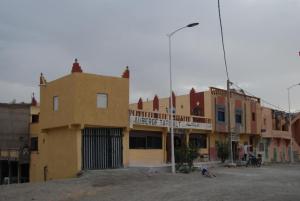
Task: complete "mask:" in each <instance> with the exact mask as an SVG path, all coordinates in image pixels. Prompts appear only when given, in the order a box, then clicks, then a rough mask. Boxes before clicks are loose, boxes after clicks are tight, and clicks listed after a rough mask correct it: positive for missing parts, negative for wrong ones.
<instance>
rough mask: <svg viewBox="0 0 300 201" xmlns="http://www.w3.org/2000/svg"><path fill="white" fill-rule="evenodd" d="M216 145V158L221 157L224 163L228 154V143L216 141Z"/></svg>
mask: <svg viewBox="0 0 300 201" xmlns="http://www.w3.org/2000/svg"><path fill="white" fill-rule="evenodd" d="M216 145H217V155H218V158H219V159H221V161H222V163H224V162H225V160H226V159H227V158H228V156H229V151H228V147H229V145H228V143H227V142H217V143H216Z"/></svg>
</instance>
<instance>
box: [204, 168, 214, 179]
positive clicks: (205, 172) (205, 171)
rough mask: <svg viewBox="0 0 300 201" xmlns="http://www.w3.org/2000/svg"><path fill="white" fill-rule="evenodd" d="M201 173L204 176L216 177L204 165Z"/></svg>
mask: <svg viewBox="0 0 300 201" xmlns="http://www.w3.org/2000/svg"><path fill="white" fill-rule="evenodd" d="M201 173H202V175H203V176H206V177H210V178H212V177H216V175H214V174H213V173H212V172H210V171H209V170H208V168H207V167H206V166H204V167H202V170H201Z"/></svg>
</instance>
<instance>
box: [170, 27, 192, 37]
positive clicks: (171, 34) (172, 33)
mask: <svg viewBox="0 0 300 201" xmlns="http://www.w3.org/2000/svg"><path fill="white" fill-rule="evenodd" d="M184 28H187V26H184V27H181V28H179V29H176V30H175V31H173V32H171V33H169V34H167V36H168V37H171V36H173V35H174V34H175V33H176V32H177V31H180V30H181V29H184Z"/></svg>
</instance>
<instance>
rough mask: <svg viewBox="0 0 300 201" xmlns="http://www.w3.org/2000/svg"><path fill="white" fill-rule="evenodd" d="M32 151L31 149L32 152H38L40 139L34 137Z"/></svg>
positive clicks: (31, 141) (31, 140)
mask: <svg viewBox="0 0 300 201" xmlns="http://www.w3.org/2000/svg"><path fill="white" fill-rule="evenodd" d="M30 149H31V151H37V150H38V137H32V138H31V139H30Z"/></svg>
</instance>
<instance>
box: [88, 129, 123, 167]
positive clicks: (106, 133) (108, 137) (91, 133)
mask: <svg viewBox="0 0 300 201" xmlns="http://www.w3.org/2000/svg"><path fill="white" fill-rule="evenodd" d="M122 166H123V145H122V129H120V128H85V129H83V131H82V169H107V168H120V167H122Z"/></svg>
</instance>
